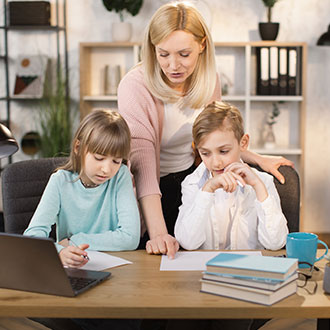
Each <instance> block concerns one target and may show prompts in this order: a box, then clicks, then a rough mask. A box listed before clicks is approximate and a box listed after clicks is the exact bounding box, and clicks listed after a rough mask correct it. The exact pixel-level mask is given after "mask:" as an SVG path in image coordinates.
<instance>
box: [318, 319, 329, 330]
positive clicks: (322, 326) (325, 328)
mask: <svg viewBox="0 0 330 330" xmlns="http://www.w3.org/2000/svg"><path fill="white" fill-rule="evenodd" d="M317 330H330V319H317Z"/></svg>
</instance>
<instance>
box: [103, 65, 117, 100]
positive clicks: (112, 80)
mask: <svg viewBox="0 0 330 330" xmlns="http://www.w3.org/2000/svg"><path fill="white" fill-rule="evenodd" d="M120 79H121V67H120V65H106V66H105V68H104V95H116V94H117V88H118V85H119V82H120Z"/></svg>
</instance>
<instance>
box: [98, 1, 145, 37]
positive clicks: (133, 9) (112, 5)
mask: <svg viewBox="0 0 330 330" xmlns="http://www.w3.org/2000/svg"><path fill="white" fill-rule="evenodd" d="M102 1H103V5H104V7H105V8H106V9H107V10H108V11H113V10H114V11H115V12H116V13H119V18H120V22H113V23H112V40H113V41H129V40H130V39H131V35H132V25H131V23H130V22H125V21H124V11H127V12H128V13H129V14H131V15H132V16H135V15H137V14H138V13H139V11H140V9H141V7H142V3H143V0H102Z"/></svg>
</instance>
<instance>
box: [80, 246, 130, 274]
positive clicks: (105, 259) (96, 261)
mask: <svg viewBox="0 0 330 330" xmlns="http://www.w3.org/2000/svg"><path fill="white" fill-rule="evenodd" d="M87 252H88V257H89V261H88V262H87V264H86V265H84V266H83V267H81V268H80V269H86V270H104V269H107V268H113V267H117V266H121V265H127V264H131V263H132V262H131V261H128V260H125V259H123V258H118V257H114V256H112V255H110V254H108V253H104V252H99V251H92V250H87Z"/></svg>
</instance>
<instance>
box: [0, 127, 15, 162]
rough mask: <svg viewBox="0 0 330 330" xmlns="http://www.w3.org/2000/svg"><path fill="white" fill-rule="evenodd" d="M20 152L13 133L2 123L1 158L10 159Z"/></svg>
mask: <svg viewBox="0 0 330 330" xmlns="http://www.w3.org/2000/svg"><path fill="white" fill-rule="evenodd" d="M17 150H18V144H17V141H16V139H15V138H14V136H13V134H12V133H11V131H10V130H9V129H8V128H7V127H6V126H5V125H4V124H1V123H0V158H4V157H8V156H11V155H12V154H14V153H15V152H16V151H17Z"/></svg>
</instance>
